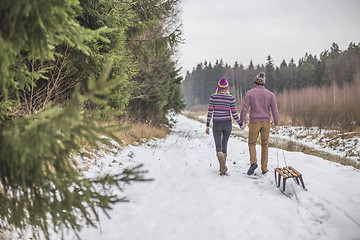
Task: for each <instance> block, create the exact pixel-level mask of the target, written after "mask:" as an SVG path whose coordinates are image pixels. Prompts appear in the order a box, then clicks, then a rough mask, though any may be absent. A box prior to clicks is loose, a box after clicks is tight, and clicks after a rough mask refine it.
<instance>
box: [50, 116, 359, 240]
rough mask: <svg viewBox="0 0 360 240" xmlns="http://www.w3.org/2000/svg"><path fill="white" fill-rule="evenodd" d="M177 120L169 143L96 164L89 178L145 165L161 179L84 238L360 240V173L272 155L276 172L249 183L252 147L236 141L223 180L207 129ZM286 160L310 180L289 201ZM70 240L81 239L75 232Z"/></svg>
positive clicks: (297, 156)
mask: <svg viewBox="0 0 360 240" xmlns="http://www.w3.org/2000/svg"><path fill="white" fill-rule="evenodd" d="M176 118H177V123H176V124H175V126H174V129H173V131H172V133H171V134H170V135H169V136H168V137H167V138H166V139H159V140H152V141H150V142H147V143H145V144H142V145H139V146H127V147H125V148H124V149H123V150H122V151H119V152H117V153H116V154H115V155H114V154H109V153H104V155H103V157H101V158H100V159H98V160H96V161H94V163H93V166H92V167H91V168H90V169H89V170H88V173H87V174H90V175H91V174H95V175H96V174H103V173H105V172H106V173H113V174H116V173H119V172H121V171H122V169H123V168H124V167H134V166H137V165H139V164H143V165H144V167H143V169H144V170H148V174H147V175H146V177H147V178H151V179H154V180H153V181H151V182H136V183H132V184H131V185H130V186H127V187H126V189H125V191H124V192H120V191H118V190H117V189H114V192H116V193H118V194H120V195H126V196H127V198H128V199H129V202H128V203H118V204H116V205H115V206H114V209H113V210H112V211H111V212H110V216H111V218H110V219H108V218H107V217H106V216H105V215H103V214H100V222H99V224H98V226H99V227H98V228H97V229H95V228H84V229H83V230H82V231H81V232H80V236H81V237H82V239H86V240H91V239H94V240H95V239H103V240H113V239H127V240H133V239H159V240H161V239H166V240H183V239H186V240H199V239H206V240H218V239H226V240H232V239H234V240H238V239H285V238H289V236H291V239H295V240H303V239H322V240H327V239H329V240H330V239H359V236H360V208H359V206H360V188H359V187H357V186H358V184H359V182H360V171H359V170H357V169H355V168H353V167H349V166H343V165H340V164H338V163H333V162H329V161H326V160H323V159H321V158H318V157H314V156H310V155H306V154H303V153H299V152H287V151H282V150H279V149H276V148H269V163H268V168H269V170H270V171H269V172H268V173H267V174H266V175H261V173H260V170H259V168H260V167H259V168H258V169H256V170H255V174H256V176H255V177H249V176H247V175H246V172H247V170H248V167H249V152H248V146H247V143H246V142H244V141H243V139H242V138H239V137H234V136H232V137H231V138H230V140H229V145H228V159H227V166H228V168H229V170H228V174H227V175H225V176H220V175H219V173H218V168H219V167H218V162H217V159H216V155H215V146H214V141H213V137H212V133H210V135H206V134H205V125H204V124H203V123H199V122H198V121H194V120H191V119H188V118H186V117H184V116H182V115H180V116H177V117H176ZM283 131H284V130H283ZM294 131H295V130H294ZM257 156H258V159H260V146H257ZM280 156H281V157H280ZM282 156H285V158H286V162H287V164H288V165H290V166H293V167H294V168H295V169H297V170H298V171H299V172H301V173H302V174H303V179H304V182H305V185H306V187H307V189H308V191H305V190H303V189H302V187H301V186H298V185H296V184H295V182H294V181H292V180H291V179H289V180H288V181H287V183H286V194H287V195H288V196H289V197H286V196H285V195H284V194H282V193H281V192H280V191H279V189H278V188H277V187H276V185H275V180H274V168H275V167H278V166H279V165H280V166H284V159H283V157H282ZM258 163H260V160H258ZM51 239H56V237H55V236H54V237H52V238H51ZM59 239H60V237H59ZM65 239H75V238H74V236H73V235H72V234H71V233H69V234H68V235H67V236H65Z"/></svg>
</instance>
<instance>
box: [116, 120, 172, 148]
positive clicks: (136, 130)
mask: <svg viewBox="0 0 360 240" xmlns="http://www.w3.org/2000/svg"><path fill="white" fill-rule="evenodd" d="M120 124H121V125H122V126H123V127H124V129H122V130H119V131H117V132H115V133H114V134H115V136H117V137H118V138H119V139H121V140H122V141H124V142H125V143H127V144H136V143H144V142H147V141H149V140H151V139H156V138H165V137H166V136H167V135H168V134H169V133H170V129H169V127H167V126H154V125H151V124H146V123H131V122H127V121H124V122H120Z"/></svg>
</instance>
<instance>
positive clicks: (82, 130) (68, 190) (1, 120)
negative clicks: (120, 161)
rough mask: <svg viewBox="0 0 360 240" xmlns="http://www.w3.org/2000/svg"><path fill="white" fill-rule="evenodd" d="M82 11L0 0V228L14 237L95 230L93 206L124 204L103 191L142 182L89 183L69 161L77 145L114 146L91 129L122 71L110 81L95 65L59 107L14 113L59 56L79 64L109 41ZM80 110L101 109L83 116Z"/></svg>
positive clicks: (52, 2)
mask: <svg viewBox="0 0 360 240" xmlns="http://www.w3.org/2000/svg"><path fill="white" fill-rule="evenodd" d="M82 10H83V9H82V8H81V6H80V4H79V2H78V1H76V0H68V1H56V0H46V1H38V0H30V1H29V0H19V1H10V0H5V1H2V3H1V5H0V43H1V44H0V69H1V71H0V99H1V105H0V199H1V201H0V219H1V222H0V224H1V226H2V227H3V226H8V225H10V227H14V228H15V229H16V230H18V231H19V232H21V230H22V229H23V228H25V227H30V228H32V229H33V235H34V238H38V237H40V236H41V234H37V232H40V233H42V234H43V235H44V236H45V237H46V238H47V239H49V238H50V236H49V229H50V228H51V229H53V230H54V231H55V232H58V231H61V230H63V229H64V228H70V229H73V230H74V231H75V233H77V232H78V231H79V230H80V228H81V226H83V225H84V224H85V225H92V226H94V221H96V220H97V219H98V213H97V211H96V208H97V207H99V208H101V209H103V210H104V211H105V212H106V211H107V210H109V209H111V205H112V204H114V203H116V202H120V201H123V200H124V199H123V198H121V197H119V196H116V195H113V194H112V193H111V191H107V190H106V189H109V188H108V187H111V186H117V187H120V186H121V184H122V183H123V182H125V183H128V182H130V181H135V180H143V172H142V171H139V169H138V168H135V169H127V170H124V171H123V172H122V173H119V174H117V175H114V176H109V175H105V176H102V177H98V178H92V179H89V178H86V177H85V176H84V175H83V174H82V173H81V172H80V171H79V170H78V169H77V167H76V166H77V161H75V160H74V156H79V157H83V156H84V155H82V154H81V153H82V152H84V151H85V150H86V149H84V147H83V144H84V142H86V143H87V145H88V148H89V149H99V147H100V144H102V145H105V146H112V147H114V146H113V145H112V143H111V142H110V141H109V139H110V138H113V139H116V137H115V136H114V135H113V134H112V131H111V129H107V128H103V127H99V125H98V123H99V121H100V122H101V121H102V119H103V118H104V117H105V116H109V115H111V114H113V111H110V109H109V107H107V104H106V101H105V100H104V99H106V97H105V96H107V95H109V94H110V92H111V89H113V88H114V87H116V86H118V85H119V83H121V82H122V81H124V79H125V75H126V74H125V73H124V71H123V72H122V73H121V72H120V73H119V74H117V76H118V77H117V78H114V80H109V75H111V74H112V73H113V70H112V69H111V64H108V65H104V64H102V65H100V66H103V68H104V69H105V70H104V71H103V73H102V75H100V74H93V75H89V78H88V80H87V81H86V82H87V84H86V85H85V86H81V85H80V84H77V87H75V88H74V90H73V91H72V94H71V96H70V99H69V100H68V101H67V103H66V106H64V107H61V106H59V105H56V104H50V103H49V104H48V105H47V106H46V107H45V108H43V109H39V110H38V111H35V112H31V113H32V114H31V115H19V114H18V112H17V109H18V106H19V103H21V98H20V94H19V92H21V91H31V89H32V88H33V87H36V84H37V83H38V82H39V81H38V80H40V79H44V80H46V79H47V78H48V77H47V75H46V74H47V71H48V69H47V67H46V66H51V65H49V64H50V63H53V66H57V65H56V62H57V59H58V58H61V57H64V56H61V53H62V51H59V49H64V46H68V47H70V48H72V49H74V51H78V52H79V53H81V54H83V56H85V57H86V56H90V55H92V54H94V53H95V52H94V48H93V46H90V45H91V43H94V42H98V41H105V42H107V41H108V39H106V38H105V37H104V36H102V35H101V34H105V33H109V31H110V30H107V29H106V28H100V29H89V28H87V27H84V26H81V25H80V24H79V22H78V19H77V18H78V17H79V15H80V14H81V12H82ZM109 37H110V36H109ZM119 44H121V43H120V42H119ZM123 48H124V47H123ZM96 53H97V54H99V52H96ZM81 54H79V55H81ZM99 56H100V55H99ZM109 58H110V59H111V57H109ZM114 62H115V63H117V62H116V60H115V61H114ZM31 63H34V65H35V64H36V66H37V68H31V66H34V65H32V64H31ZM124 67H125V68H126V67H131V66H124ZM113 69H116V68H113ZM73 70H74V69H73ZM95 76H98V77H95ZM85 103H87V104H88V103H90V104H97V105H98V106H101V107H100V108H98V110H92V111H85V110H84V109H83V108H82V106H83V105H84V104H85ZM104 136H105V137H106V136H107V137H108V138H104ZM99 189H101V190H99Z"/></svg>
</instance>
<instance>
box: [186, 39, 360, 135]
mask: <svg viewBox="0 0 360 240" xmlns="http://www.w3.org/2000/svg"><path fill="white" fill-rule="evenodd" d="M259 72H265V73H266V85H265V86H266V88H268V89H269V90H271V91H273V92H274V93H275V94H276V98H277V102H278V107H279V112H280V113H281V115H282V116H283V118H282V119H283V120H284V119H286V120H287V119H289V120H290V122H291V123H292V124H300V125H305V126H307V127H310V126H318V127H320V128H323V127H326V128H337V129H341V130H346V131H353V130H355V129H358V128H359V127H360V121H359V119H360V108H359V106H358V104H359V103H360V43H358V44H355V43H350V44H349V47H348V48H347V49H346V50H340V49H339V46H338V45H337V44H336V43H333V44H332V46H331V47H330V49H329V50H325V51H324V52H322V53H321V54H320V56H319V57H317V56H316V55H315V56H313V55H311V54H306V55H305V56H304V57H303V58H301V59H299V61H298V62H297V63H295V61H294V59H291V60H290V62H289V63H287V62H286V61H285V60H283V61H282V63H281V64H280V66H275V65H274V64H273V59H272V58H271V56H268V57H267V62H266V64H265V65H263V64H262V65H259V64H258V65H256V66H254V64H253V62H252V61H251V62H250V64H249V66H248V67H244V66H243V65H242V64H239V63H237V62H236V63H235V64H234V66H230V65H228V64H225V63H224V62H223V61H222V60H217V61H216V62H215V64H212V63H211V62H207V61H205V62H204V63H199V64H198V65H197V66H196V67H195V68H194V69H193V70H192V72H187V74H186V77H185V80H184V81H183V83H182V89H183V92H184V99H185V101H186V104H187V108H188V109H196V108H197V107H199V106H202V105H205V106H206V105H207V104H208V101H209V97H210V95H211V94H212V93H214V92H215V90H216V86H217V82H218V81H219V79H220V78H221V77H223V76H224V77H226V78H227V79H228V80H229V83H230V93H231V94H232V95H234V97H235V98H236V101H237V104H238V105H239V106H238V109H239V108H240V107H241V103H242V100H243V98H244V97H245V94H246V91H248V90H249V89H251V88H253V87H254V81H253V79H254V77H255V76H256V75H257V74H258V73H259ZM239 110H240V109H239Z"/></svg>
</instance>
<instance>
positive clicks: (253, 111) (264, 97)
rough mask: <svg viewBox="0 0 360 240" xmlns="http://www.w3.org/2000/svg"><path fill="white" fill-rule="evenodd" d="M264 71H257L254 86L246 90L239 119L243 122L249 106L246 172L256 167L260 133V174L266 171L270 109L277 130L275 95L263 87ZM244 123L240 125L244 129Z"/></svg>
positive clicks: (277, 119) (249, 172) (251, 171)
mask: <svg viewBox="0 0 360 240" xmlns="http://www.w3.org/2000/svg"><path fill="white" fill-rule="evenodd" d="M265 80H266V78H265V73H263V72H261V73H259V74H258V75H257V76H256V77H255V79H254V82H255V88H253V89H251V90H249V91H247V92H246V95H245V99H244V102H243V105H242V110H241V114H240V121H241V122H244V120H245V116H246V114H247V112H248V109H249V107H250V124H249V139H248V145H249V152H250V168H249V170H248V172H247V174H248V175H252V174H253V173H254V171H255V169H256V168H257V167H258V165H257V160H256V141H257V138H258V136H259V133H260V138H261V170H262V174H265V173H267V172H268V169H267V163H268V144H269V133H270V118H271V115H270V111H271V113H272V116H273V119H274V122H275V130H276V132H277V131H278V130H279V113H278V108H277V105H276V99H275V95H274V94H273V93H272V92H271V91H269V90H267V89H266V88H265V86H264V85H265ZM244 128H245V125H244V126H243V127H242V129H243V130H244Z"/></svg>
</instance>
